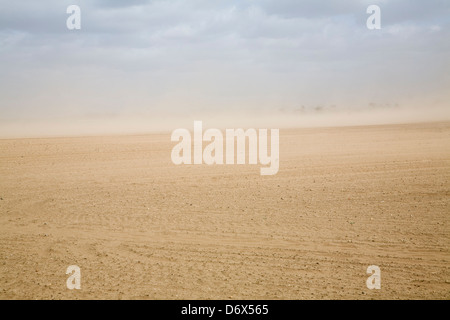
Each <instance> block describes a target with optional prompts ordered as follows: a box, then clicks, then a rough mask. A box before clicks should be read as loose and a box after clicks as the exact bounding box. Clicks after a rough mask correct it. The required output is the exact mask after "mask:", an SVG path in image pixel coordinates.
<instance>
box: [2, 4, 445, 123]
mask: <svg viewBox="0 0 450 320" xmlns="http://www.w3.org/2000/svg"><path fill="white" fill-rule="evenodd" d="M70 4H77V5H79V6H80V8H81V30H68V29H67V27H66V19H67V17H68V16H69V14H67V13H66V8H67V6H68V5H70ZM370 4H377V5H379V6H380V7H381V27H382V28H381V30H368V29H367V27H366V19H367V18H368V16H369V15H368V14H367V13H366V9H367V7H368V5H370ZM449 72H450V1H448V0H431V1H423V0H417V1H414V0H384V1H375V0H373V1H372V0H370V1H363V0H339V1H317V0H307V1H299V0H259V1H258V0H241V1H233V0H223V1H222V0H219V1H214V0H170V1H163V0H156V1H144V0H142V1H141V0H133V1H119V0H112V1H107V0H97V1H76V0H71V1H65V0H47V1H35V0H27V1H24V0H20V1H10V0H0V120H1V121H3V122H4V121H9V120H11V121H13V120H17V119H38V118H52V117H53V118H55V119H56V118H64V117H84V116H92V117H102V116H105V117H108V116H117V115H153V114H155V115H156V114H160V113H161V112H166V113H169V114H170V113H178V114H190V113H196V112H204V111H206V112H212V113H214V112H216V111H223V110H242V109H246V110H253V111H254V110H275V111H276V110H283V111H286V110H287V112H290V111H292V110H294V111H295V110H298V109H299V108H301V107H302V106H304V107H306V108H315V107H317V106H322V107H325V108H327V107H329V106H335V107H336V108H349V107H350V108H367V107H368V106H369V105H370V106H372V107H373V106H375V107H376V106H391V107H394V106H414V107H417V106H419V107H421V108H424V109H426V108H432V107H433V106H439V107H441V109H442V108H446V107H449V97H450V94H449V92H450V90H449V88H450V77H449V74H450V73H449ZM430 110H431V109H430Z"/></svg>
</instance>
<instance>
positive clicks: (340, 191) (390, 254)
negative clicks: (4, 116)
mask: <svg viewBox="0 0 450 320" xmlns="http://www.w3.org/2000/svg"><path fill="white" fill-rule="evenodd" d="M173 146H174V143H172V142H171V141H170V133H168V134H160V135H157V134H153V135H141V136H108V137H77V138H48V139H15V140H14V139H9V140H0V177H1V178H0V298H1V299H89V298H94V299H137V298H139V299H141V298H142V299H229V298H232V299H323V298H331V299H354V298H356V299H398V298H401V299H418V298H423V299H449V298H450V266H449V262H450V232H449V231H450V225H449V223H450V221H449V214H450V209H449V208H450V123H449V122H446V123H428V124H410V125H386V126H364V127H342V128H309V129H295V130H281V131H280V170H279V172H278V174H277V175H274V176H261V175H260V174H259V168H260V165H234V166H225V165H222V166H207V165H201V166H175V165H174V164H173V163H172V162H171V158H170V152H171V149H172V147H173ZM69 265H78V266H79V267H80V268H81V290H68V289H67V287H66V280H67V277H68V276H67V275H66V274H65V272H66V269H67V267H68V266H69ZM370 265H377V266H379V267H380V269H381V289H380V290H369V289H368V288H367V287H366V279H367V277H368V276H369V275H368V274H366V269H367V267H368V266H370Z"/></svg>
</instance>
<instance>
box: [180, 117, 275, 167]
mask: <svg viewBox="0 0 450 320" xmlns="http://www.w3.org/2000/svg"><path fill="white" fill-rule="evenodd" d="M268 138H269V137H268V130H267V129H259V130H256V129H247V130H246V131H244V129H226V130H225V156H224V136H223V134H222V132H221V131H220V130H219V129H208V130H206V131H205V132H204V133H203V123H202V121H194V139H193V140H194V141H193V142H194V150H193V151H194V152H193V153H194V155H193V160H192V137H191V133H190V131H189V130H187V129H176V130H174V131H173V132H172V136H171V140H172V141H179V143H178V144H177V145H175V146H174V147H173V149H172V153H171V158H172V162H173V163H174V164H176V165H179V164H192V163H193V164H203V163H205V164H208V165H211V164H235V158H236V164H245V161H246V158H247V157H246V150H247V149H248V164H257V163H258V160H259V163H260V164H262V165H267V167H263V168H261V171H260V173H261V175H274V174H276V173H277V172H278V169H279V166H280V158H279V130H278V129H270V154H268V149H269V148H268ZM180 140H181V141H180ZM247 140H248V148H247V143H246V142H247ZM258 140H259V141H258ZM204 141H205V142H209V144H208V145H206V147H205V148H203V142H204ZM235 142H236V148H235ZM235 149H236V154H235ZM258 151H259V152H258Z"/></svg>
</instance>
